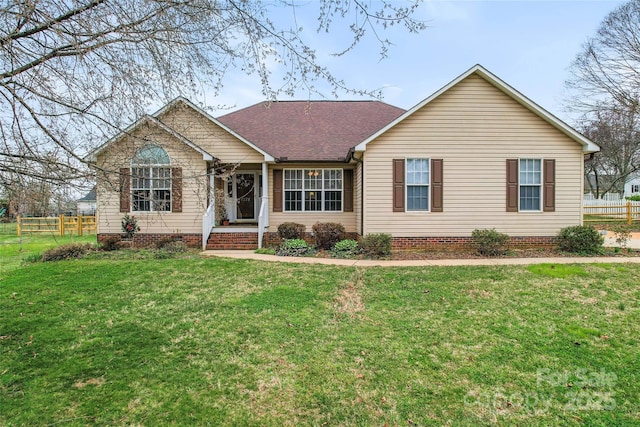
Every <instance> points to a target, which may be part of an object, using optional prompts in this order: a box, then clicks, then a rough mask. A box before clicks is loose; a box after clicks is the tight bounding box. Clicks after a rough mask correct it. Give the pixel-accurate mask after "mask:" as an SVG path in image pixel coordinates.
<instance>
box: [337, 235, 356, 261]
mask: <svg viewBox="0 0 640 427" xmlns="http://www.w3.org/2000/svg"><path fill="white" fill-rule="evenodd" d="M359 253H360V248H359V247H358V242H356V241H355V240H351V239H345V240H340V241H339V242H338V243H336V244H335V245H334V246H333V248H332V249H331V254H332V255H333V256H335V257H338V258H352V257H354V256H356V255H358V254H359Z"/></svg>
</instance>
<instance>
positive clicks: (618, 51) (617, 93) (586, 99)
mask: <svg viewBox="0 0 640 427" xmlns="http://www.w3.org/2000/svg"><path fill="white" fill-rule="evenodd" d="M570 71H571V77H570V78H569V80H568V81H567V87H568V88H569V90H570V93H571V98H570V100H569V101H570V102H569V107H570V108H571V109H573V110H575V111H580V112H583V113H585V112H586V113H593V112H596V111H598V110H601V109H602V106H603V103H604V104H613V105H616V106H617V107H621V108H624V109H630V110H635V109H637V108H638V103H639V100H640V0H631V1H629V2H628V3H625V4H623V5H622V6H620V7H618V8H617V9H615V10H614V11H613V12H611V13H610V14H609V15H608V16H607V17H606V18H605V19H604V21H602V23H601V24H600V27H599V28H598V31H597V32H596V34H595V36H593V37H591V38H590V39H589V40H587V42H586V43H585V44H584V47H583V50H582V52H580V53H579V54H578V56H577V57H576V59H575V60H574V61H573V63H572V64H571V68H570Z"/></svg>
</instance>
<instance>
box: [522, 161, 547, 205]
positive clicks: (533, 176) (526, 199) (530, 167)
mask: <svg viewBox="0 0 640 427" xmlns="http://www.w3.org/2000/svg"><path fill="white" fill-rule="evenodd" d="M519 171H520V177H519V178H520V179H519V180H518V183H519V190H518V192H519V195H520V210H521V211H540V210H542V208H541V207H542V160H541V159H520V165H519Z"/></svg>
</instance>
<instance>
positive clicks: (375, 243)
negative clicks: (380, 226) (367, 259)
mask: <svg viewBox="0 0 640 427" xmlns="http://www.w3.org/2000/svg"><path fill="white" fill-rule="evenodd" d="M362 250H363V251H364V253H365V254H367V255H369V256H375V257H377V256H387V255H390V254H391V234H387V233H372V234H367V235H366V236H364V237H363V238H362Z"/></svg>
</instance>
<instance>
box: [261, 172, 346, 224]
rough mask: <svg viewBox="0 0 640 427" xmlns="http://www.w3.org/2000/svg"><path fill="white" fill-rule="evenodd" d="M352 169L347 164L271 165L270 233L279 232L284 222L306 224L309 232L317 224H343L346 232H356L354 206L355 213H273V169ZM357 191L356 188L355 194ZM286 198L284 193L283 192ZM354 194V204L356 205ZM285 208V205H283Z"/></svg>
mask: <svg viewBox="0 0 640 427" xmlns="http://www.w3.org/2000/svg"><path fill="white" fill-rule="evenodd" d="M314 168H315V169H350V168H353V165H349V164H346V163H304V164H289V163H286V164H282V163H281V164H277V165H269V204H270V205H271V207H270V208H269V229H268V231H270V232H277V231H278V225H280V224H282V223H283V222H296V223H298V224H304V225H305V226H306V227H307V232H310V231H311V227H313V224H315V223H316V222H339V223H341V224H342V225H343V226H344V228H345V231H347V232H355V231H357V229H356V211H357V209H356V206H354V210H353V212H286V211H284V209H283V211H282V212H273V200H272V198H273V169H283V170H284V169H314ZM355 175H356V173H355V171H354V183H355V180H356V178H355ZM355 191H357V190H356V189H355V188H354V192H355ZM283 197H284V191H283ZM355 200H356V199H355V194H354V203H355ZM283 207H284V203H283Z"/></svg>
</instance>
